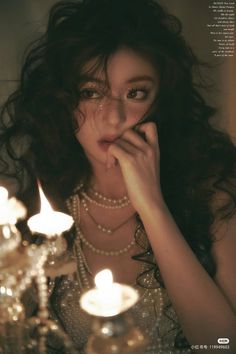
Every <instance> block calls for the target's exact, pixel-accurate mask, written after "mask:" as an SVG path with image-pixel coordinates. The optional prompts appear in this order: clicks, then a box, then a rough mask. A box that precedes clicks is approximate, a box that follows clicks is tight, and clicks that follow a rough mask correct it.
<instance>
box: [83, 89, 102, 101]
mask: <svg viewBox="0 0 236 354" xmlns="http://www.w3.org/2000/svg"><path fill="white" fill-rule="evenodd" d="M79 95H80V98H81V99H84V100H93V99H98V98H101V97H102V94H101V93H100V92H98V91H97V90H95V89H93V88H84V89H81V90H80V94H79Z"/></svg>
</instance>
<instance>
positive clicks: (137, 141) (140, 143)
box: [121, 129, 147, 151]
mask: <svg viewBox="0 0 236 354" xmlns="http://www.w3.org/2000/svg"><path fill="white" fill-rule="evenodd" d="M121 138H122V139H124V140H126V141H128V142H129V143H132V145H134V146H135V147H136V148H138V149H140V150H142V151H145V147H146V145H147V143H146V141H145V140H144V139H143V138H142V137H141V135H140V134H139V133H138V131H134V130H132V129H128V130H126V131H125V132H124V133H123V134H122V136H121Z"/></svg>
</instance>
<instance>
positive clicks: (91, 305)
mask: <svg viewBox="0 0 236 354" xmlns="http://www.w3.org/2000/svg"><path fill="white" fill-rule="evenodd" d="M95 284H96V288H94V289H91V290H89V291H88V292H86V293H85V294H84V295H82V296H81V299H80V305H81V307H82V308H83V309H84V310H85V311H86V312H88V313H89V314H90V315H94V316H101V317H111V316H115V315H118V314H120V313H122V312H124V311H126V310H128V309H129V308H130V307H131V306H133V305H134V304H135V303H136V302H137V300H138V298H139V296H138V293H137V291H136V290H135V289H134V288H132V287H131V286H128V285H124V284H119V283H114V282H113V277H112V272H111V271H110V270H109V269H104V270H102V271H101V272H99V273H98V274H97V275H96V276H95Z"/></svg>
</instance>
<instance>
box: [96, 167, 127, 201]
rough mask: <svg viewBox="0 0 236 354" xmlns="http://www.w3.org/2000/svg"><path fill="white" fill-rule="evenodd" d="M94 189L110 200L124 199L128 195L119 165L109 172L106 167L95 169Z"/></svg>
mask: <svg viewBox="0 0 236 354" xmlns="http://www.w3.org/2000/svg"><path fill="white" fill-rule="evenodd" d="M91 182H92V183H91V185H92V187H93V188H94V189H95V190H97V191H98V192H100V193H101V194H104V195H105V196H107V197H110V198H122V197H123V196H124V195H126V194H127V192H126V188H125V184H124V179H123V176H122V173H121V169H120V167H119V165H117V166H115V167H113V168H110V169H109V170H107V169H106V168H104V166H96V168H95V169H93V177H92V181H91ZM114 186H115V188H114Z"/></svg>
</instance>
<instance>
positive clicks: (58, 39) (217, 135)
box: [0, 0, 236, 286]
mask: <svg viewBox="0 0 236 354" xmlns="http://www.w3.org/2000/svg"><path fill="white" fill-rule="evenodd" d="M121 46H122V47H128V48H131V49H132V50H134V51H136V52H137V53H140V54H142V55H145V56H146V57H147V58H148V59H149V60H150V61H151V62H152V64H153V65H154V66H156V67H157V69H158V72H159V75H160V91H159V93H158V100H157V104H156V105H155V110H154V112H152V116H151V119H152V120H153V121H154V122H156V124H157V126H158V135H159V142H160V151H161V162H160V171H161V177H160V178H161V188H162V192H163V196H164V198H165V201H166V203H167V205H168V207H169V209H170V211H171V213H172V215H173V217H174V219H175V221H176V223H177V225H178V226H179V228H180V230H181V232H182V234H183V236H184V237H185V239H186V241H187V242H188V244H189V245H190V247H191V249H192V250H193V251H194V253H195V254H196V256H197V257H198V259H199V261H200V262H201V264H202V265H203V266H204V268H205V269H206V271H207V272H208V273H209V274H210V275H211V276H213V275H214V274H215V271H216V269H215V264H214V262H213V259H212V257H211V253H210V251H211V245H212V242H213V241H214V240H213V237H212V234H211V225H212V223H213V221H214V220H215V218H216V217H218V216H219V217H220V218H222V219H223V218H228V217H230V216H231V215H232V214H233V213H234V212H235V208H236V190H235V176H236V168H235V166H236V163H235V161H236V148H235V146H234V145H233V143H232V142H231V141H230V138H229V137H228V136H227V135H226V134H224V133H222V132H220V131H218V130H216V129H214V128H213V127H212V126H211V124H210V118H211V117H212V116H213V115H214V113H215V109H214V108H212V107H210V106H209V105H208V104H207V103H206V102H205V100H204V99H203V98H202V97H201V95H200V94H199V92H198V85H201V80H200V79H199V80H198V83H196V77H195V78H194V76H193V73H194V72H198V71H199V68H200V66H201V63H200V62H199V60H198V59H197V57H196V56H195V54H194V53H193V51H192V50H191V49H190V48H189V46H188V45H187V44H186V42H185V40H184V39H183V37H182V35H181V23H180V21H179V20H178V19H177V18H176V17H174V16H173V15H170V14H168V13H167V12H166V11H165V10H164V9H163V8H162V7H161V6H160V5H159V4H158V3H157V2H155V1H153V0H119V1H117V0H99V1H96V0H81V1H76V0H75V1H60V2H58V3H57V4H56V5H54V6H53V8H52V9H51V12H50V17H49V23H48V27H47V31H46V33H45V34H44V35H43V36H42V37H41V38H40V39H39V40H37V41H36V42H34V43H33V44H32V45H31V47H30V48H29V50H28V54H27V56H26V59H25V62H24V66H23V69H22V74H21V79H20V83H19V86H18V89H17V90H16V91H15V92H14V93H13V94H12V95H11V96H10V97H9V99H8V101H7V102H6V103H5V105H4V106H3V107H2V110H1V137H0V143H1V146H0V148H1V151H3V152H4V153H3V154H2V156H1V160H0V162H1V164H0V167H1V171H0V172H1V175H2V176H5V178H6V177H9V178H13V179H15V180H17V181H18V187H19V188H18V191H17V195H18V197H20V198H21V199H23V200H24V202H25V203H26V204H27V206H28V208H31V209H32V210H33V207H34V205H35V204H34V203H35V200H34V198H33V196H35V195H36V193H35V186H36V176H37V178H39V179H40V180H41V181H42V183H43V186H44V188H45V189H46V191H47V193H48V194H49V195H50V197H51V199H52V200H54V201H55V203H58V204H59V203H60V201H62V202H63V201H65V199H66V198H67V197H68V196H69V195H71V194H72V191H73V189H74V187H75V186H76V184H77V183H78V181H79V180H86V181H89V178H90V176H91V174H92V170H91V167H90V164H89V162H88V160H87V159H86V157H85V155H84V152H83V149H82V147H81V146H80V144H79V143H78V141H77V139H76V138H75V134H74V129H75V127H74V121H73V111H74V110H75V108H76V107H77V106H78V103H79V100H80V91H79V86H80V82H81V80H82V75H81V73H82V70H83V68H84V67H85V64H86V63H87V62H88V61H89V60H91V59H96V65H95V66H96V67H94V70H95V69H96V68H98V67H101V66H103V68H105V67H106V64H107V60H108V59H109V57H110V56H111V54H113V53H114V52H115V51H116V50H118V49H119V48H120V47H121ZM22 142H24V146H23V147H22V148H21V149H20V150H19V148H18V149H16V145H17V144H18V146H19V144H22ZM21 146H22V145H21ZM219 191H220V192H222V191H223V192H224V193H226V195H227V198H226V201H225V203H224V204H222V205H220V208H218V210H217V211H214V213H213V211H212V208H211V203H212V201H213V199H214V197H215V195H216V193H218V192H219ZM150 253H152V250H151V249H149V248H147V249H145V250H144V252H143V254H142V255H138V256H136V257H135V259H144V260H145V259H146V261H148V257H149V255H150ZM152 270H154V271H155V272H156V276H157V277H158V279H159V281H161V279H160V275H159V274H158V268H157V266H156V265H153V268H152ZM162 285H163V286H164V284H163V283H162Z"/></svg>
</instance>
